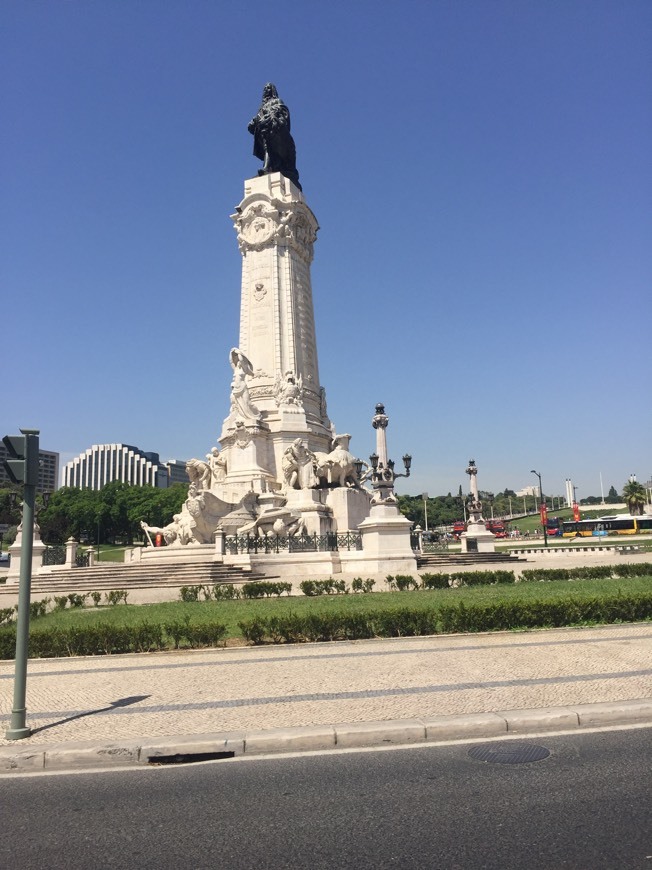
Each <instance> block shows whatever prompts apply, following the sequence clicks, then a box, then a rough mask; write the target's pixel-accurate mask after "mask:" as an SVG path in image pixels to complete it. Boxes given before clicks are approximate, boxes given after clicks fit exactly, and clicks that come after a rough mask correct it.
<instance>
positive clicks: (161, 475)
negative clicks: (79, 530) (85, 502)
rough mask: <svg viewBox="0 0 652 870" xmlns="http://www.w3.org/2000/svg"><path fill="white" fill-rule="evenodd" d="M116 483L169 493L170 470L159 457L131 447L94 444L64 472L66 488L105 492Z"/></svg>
mask: <svg viewBox="0 0 652 870" xmlns="http://www.w3.org/2000/svg"><path fill="white" fill-rule="evenodd" d="M112 480H121V481H123V482H124V483H132V484H135V485H137V486H145V485H149V486H157V487H161V488H163V489H165V488H166V487H167V485H168V470H167V468H166V467H165V466H164V465H163V464H162V463H161V460H160V459H159V455H158V453H145V452H144V451H142V450H139V448H138V447H132V446H131V445H129V444H93V446H92V447H89V448H88V450H86V451H85V452H84V453H80V455H79V456H76V457H75V459H72V460H71V461H70V462H68V463H67V465H66V466H65V467H64V469H63V486H75V487H78V488H79V489H102V487H103V486H106V484H107V483H110V482H111V481H112Z"/></svg>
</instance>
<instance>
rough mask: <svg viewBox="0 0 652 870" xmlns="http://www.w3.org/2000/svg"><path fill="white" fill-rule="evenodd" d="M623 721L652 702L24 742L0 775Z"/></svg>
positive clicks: (646, 721)
mask: <svg viewBox="0 0 652 870" xmlns="http://www.w3.org/2000/svg"><path fill="white" fill-rule="evenodd" d="M616 725H641V726H645V725H651V726H652V699H641V700H635V701H618V702H613V701H608V702H605V703H600V704H577V705H568V706H565V707H544V708H537V709H531V710H504V711H498V712H495V713H469V714H464V715H445V716H426V717H422V718H412V719H393V720H386V721H376V722H345V723H339V724H335V725H309V726H303V727H297V728H270V729H267V730H256V731H254V730H251V731H238V732H218V733H215V734H195V735H193V734H187V735H179V736H176V737H160V738H157V737H150V738H140V739H138V738H132V739H125V740H119V741H88V742H81V741H76V742H69V743H57V744H51V745H43V746H25V744H22V742H21V743H16V744H14V745H12V746H3V747H0V773H34V772H39V771H62V770H75V769H83V768H102V767H104V768H112V767H113V768H115V767H125V766H130V765H133V766H141V767H146V766H148V765H155V764H157V763H163V761H164V760H165V759H170V758H175V757H179V756H182V757H184V758H185V759H186V760H188V761H192V760H193V756H195V757H197V756H204V757H216V758H226V757H235V756H251V757H253V756H256V755H268V754H270V753H279V754H283V753H289V752H314V751H321V750H328V749H348V748H359V747H374V746H378V747H381V746H387V745H392V744H394V745H407V744H410V745H413V746H414V745H415V744H424V745H425V744H427V743H437V742H442V741H450V740H465V739H469V738H472V739H473V738H475V739H478V740H481V739H488V738H495V737H500V736H501V735H505V736H508V735H509V736H511V735H513V734H527V733H539V732H542V731H551V732H555V731H568V730H572V729H573V728H577V729H578V730H581V729H583V728H585V729H588V728H596V727H603V726H616Z"/></svg>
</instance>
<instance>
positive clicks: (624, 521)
mask: <svg viewBox="0 0 652 870" xmlns="http://www.w3.org/2000/svg"><path fill="white" fill-rule="evenodd" d="M562 528H563V532H562V534H563V536H564V537H565V538H575V537H582V538H589V537H601V536H603V535H637V534H641V533H642V532H643V533H645V532H652V516H643V517H633V516H632V515H631V514H613V515H612V516H605V517H596V518H595V519H593V520H580V521H579V522H574V521H573V520H571V521H570V522H564V523H562Z"/></svg>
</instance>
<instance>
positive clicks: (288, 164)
mask: <svg viewBox="0 0 652 870" xmlns="http://www.w3.org/2000/svg"><path fill="white" fill-rule="evenodd" d="M247 129H248V130H249V132H250V133H252V134H253V137H254V156H255V157H257V158H258V159H259V160H262V161H263V168H262V169H259V170H258V175H268V174H269V173H270V172H280V173H281V174H282V175H284V176H285V177H286V178H289V179H290V181H291V182H293V184H295V185H296V186H297V187H298V188H299V190H301V185H300V184H299V173H298V172H297V152H296V147H295V145H294V139H293V138H292V135H291V134H290V110H289V109H288V107H287V106H286V105H285V103H284V102H283V101H282V100H281V99H280V98H279V95H278V91H277V90H276V86H275V85H273V84H272V83H271V82H268V83H267V84H266V85H265V87H264V88H263V101H262V103H261V104H260V109H258V114H257V115H256V116H255V117H254V118H252V119H251V121H250V122H249V126H248V127H247Z"/></svg>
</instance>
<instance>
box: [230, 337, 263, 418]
mask: <svg viewBox="0 0 652 870" xmlns="http://www.w3.org/2000/svg"><path fill="white" fill-rule="evenodd" d="M229 358H230V361H231V368H232V369H233V380H232V381H231V413H232V414H233V416H235V417H241V418H242V419H244V420H251V421H256V422H258V420H259V419H260V411H259V410H258V408H256V406H255V405H253V404H252V403H251V398H250V397H249V387H248V386H247V375H249V376H250V377H251V375H253V373H254V370H253V367H252V365H251V363H250V362H249V360H248V359H247V357H246V356H245V355H244V354H243V353H242V351H241V350H239V349H238V348H237V347H232V348H231V353H230V356H229Z"/></svg>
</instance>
